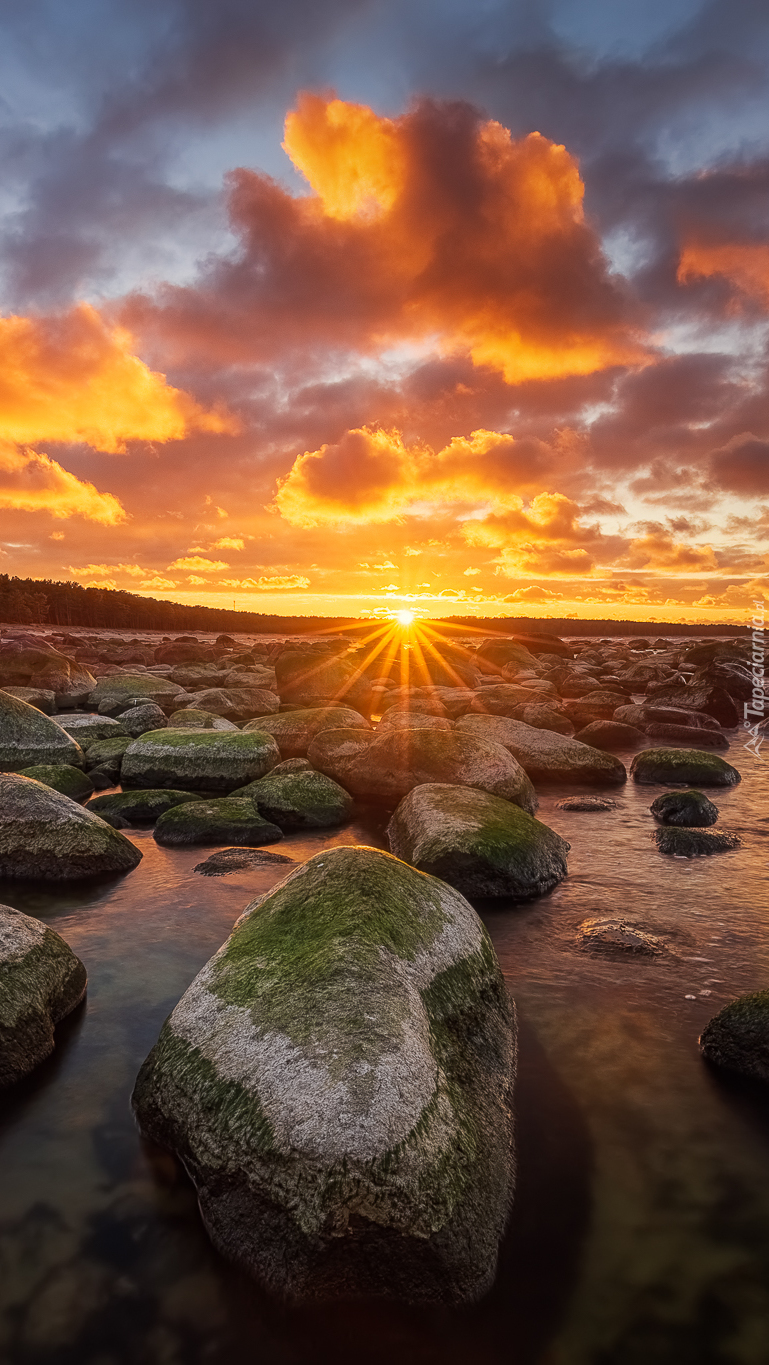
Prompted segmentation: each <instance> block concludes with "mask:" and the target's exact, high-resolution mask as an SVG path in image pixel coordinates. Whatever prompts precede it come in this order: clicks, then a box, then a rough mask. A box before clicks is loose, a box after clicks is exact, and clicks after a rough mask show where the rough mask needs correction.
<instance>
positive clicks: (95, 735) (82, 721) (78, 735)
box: [56, 715, 128, 749]
mask: <svg viewBox="0 0 769 1365" xmlns="http://www.w3.org/2000/svg"><path fill="white" fill-rule="evenodd" d="M56 724H57V725H60V726H61V728H62V730H66V732H67V734H68V735H70V736H71V738H72V739H74V740H76V741H77V743H78V744H79V745H80V747H81V749H87V748H88V746H89V745H90V744H96V742H97V740H102V739H115V738H117V737H118V736H120V735H127V734H128V731H127V730H126V729H125V727H124V726H123V724H122V722H121V721H119V720H113V719H112V718H111V717H110V716H83V715H81V716H58V717H57V719H56Z"/></svg>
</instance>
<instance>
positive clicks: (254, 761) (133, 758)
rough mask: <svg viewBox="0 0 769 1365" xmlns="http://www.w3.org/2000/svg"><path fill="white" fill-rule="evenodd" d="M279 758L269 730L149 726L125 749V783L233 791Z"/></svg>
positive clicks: (123, 779)
mask: <svg viewBox="0 0 769 1365" xmlns="http://www.w3.org/2000/svg"><path fill="white" fill-rule="evenodd" d="M279 762H280V753H279V751H278V746H277V744H276V743H275V740H274V739H273V738H272V736H271V735H266V734H262V733H261V732H259V731H254V732H253V733H251V734H245V733H244V732H243V731H241V730H225V731H220V730H175V729H172V728H169V729H167V730H151V731H150V732H149V734H146V735H141V736H140V738H139V739H135V740H133V741H132V743H131V744H130V745H129V747H128V748H127V749H126V752H125V754H124V756H123V765H122V770H121V778H122V783H123V786H124V787H142V788H147V787H174V788H176V789H181V790H182V791H184V790H185V789H187V790H189V791H208V792H212V791H221V792H229V791H234V789H235V788H236V787H242V786H244V785H245V783H246V782H253V781H255V780H256V778H258V777H264V776H265V774H266V773H268V772H269V771H270V769H271V768H274V767H275V764H276V763H279Z"/></svg>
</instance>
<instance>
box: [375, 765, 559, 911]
mask: <svg viewBox="0 0 769 1365" xmlns="http://www.w3.org/2000/svg"><path fill="white" fill-rule="evenodd" d="M387 837H388V839H389V841H390V848H391V850H392V852H393V853H394V854H395V856H396V857H398V858H402V859H403V861H404V862H407V863H411V864H412V866H414V867H418V868H419V869H420V871H421V872H429V873H430V874H431V875H432V876H434V877H440V878H441V879H442V880H443V881H445V882H448V883H449V885H450V886H455V887H456V888H457V890H458V891H461V892H462V893H463V894H464V895H465V896H511V897H513V898H514V899H515V900H531V899H532V898H533V897H534V896H541V895H543V894H544V893H545V892H546V891H551V890H552V889H553V887H554V886H557V885H558V883H559V882H560V881H563V878H564V877H565V876H566V872H567V866H566V854H567V853H568V851H569V844H567V843H566V840H565V839H562V838H561V837H560V835H559V834H556V833H555V832H554V831H553V830H552V829H549V828H548V826H547V825H543V824H542V823H541V822H540V821H539V820H535V819H534V818H533V816H531V815H529V814H527V812H526V811H524V810H521V808H520V806H516V805H514V804H513V803H512V802H511V801H504V800H503V799H502V798H501V797H499V796H491V795H489V793H488V792H483V791H474V790H473V789H472V788H470V787H454V786H448V785H445V784H442V783H426V784H425V785H424V786H421V787H415V788H414V790H413V791H412V792H409V795H408V796H406V797H404V799H403V800H402V801H401V803H400V805H399V806H398V809H397V810H396V812H395V814H394V815H393V817H392V820H391V821H390V823H389V825H388V827H387Z"/></svg>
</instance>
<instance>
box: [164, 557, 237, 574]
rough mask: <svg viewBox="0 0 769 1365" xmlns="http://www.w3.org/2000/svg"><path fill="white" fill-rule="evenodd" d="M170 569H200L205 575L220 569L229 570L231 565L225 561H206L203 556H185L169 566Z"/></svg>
mask: <svg viewBox="0 0 769 1365" xmlns="http://www.w3.org/2000/svg"><path fill="white" fill-rule="evenodd" d="M168 567H169V569H198V570H201V571H203V572H205V573H213V572H214V571H215V570H219V569H229V567H230V566H229V564H225V562H224V560H223V559H204V558H203V556H202V555H185V556H183V557H182V558H181V559H175V560H174V562H173V564H169V565H168Z"/></svg>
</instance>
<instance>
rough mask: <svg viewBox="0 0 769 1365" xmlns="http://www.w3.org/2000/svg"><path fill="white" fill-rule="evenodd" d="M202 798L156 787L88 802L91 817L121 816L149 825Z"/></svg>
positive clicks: (108, 795)
mask: <svg viewBox="0 0 769 1365" xmlns="http://www.w3.org/2000/svg"><path fill="white" fill-rule="evenodd" d="M203 799H204V798H203V797H202V796H201V795H200V794H198V793H195V792H184V791H174V790H173V788H171V787H157V788H151V789H148V790H146V791H127V792H108V793H107V795H106V796H95V797H94V799H93V801H89V802H88V806H87V809H88V810H89V811H90V812H91V814H92V815H99V816H101V817H102V818H104V816H105V815H122V816H124V818H125V819H126V820H138V821H145V822H147V823H149V824H151V823H153V822H154V821H155V820H157V819H158V817H159V816H161V815H163V814H164V812H165V811H167V810H171V809H172V808H173V807H174V806H186V805H189V804H190V803H191V802H193V801H202V800H203Z"/></svg>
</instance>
